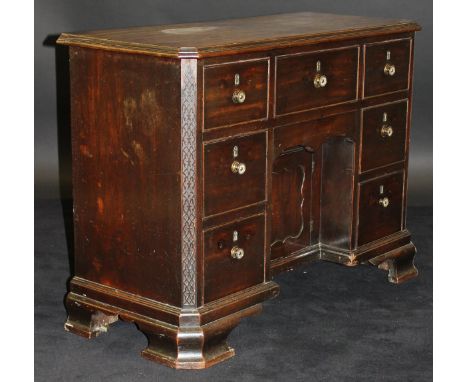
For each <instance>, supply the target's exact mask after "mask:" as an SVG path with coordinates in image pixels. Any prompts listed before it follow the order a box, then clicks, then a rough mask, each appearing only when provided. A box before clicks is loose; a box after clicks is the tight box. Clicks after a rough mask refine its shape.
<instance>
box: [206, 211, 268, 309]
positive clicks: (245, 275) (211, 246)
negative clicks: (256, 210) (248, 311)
mask: <svg viewBox="0 0 468 382" xmlns="http://www.w3.org/2000/svg"><path fill="white" fill-rule="evenodd" d="M264 241H265V215H257V216H254V217H251V218H248V219H245V220H242V221H239V222H235V223H232V224H228V225H224V226H222V227H219V228H216V229H213V230H210V231H207V232H205V241H204V254H205V258H204V279H205V303H207V302H210V301H213V300H216V299H218V298H221V297H224V296H227V295H229V294H231V293H235V292H238V291H240V290H243V289H245V288H248V287H251V286H253V285H256V284H260V283H262V282H263V280H264V256H263V254H264Z"/></svg>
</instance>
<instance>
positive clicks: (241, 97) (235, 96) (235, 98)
mask: <svg viewBox="0 0 468 382" xmlns="http://www.w3.org/2000/svg"><path fill="white" fill-rule="evenodd" d="M244 101H245V92H244V91H243V90H240V89H236V90H234V93H232V102H234V103H244Z"/></svg>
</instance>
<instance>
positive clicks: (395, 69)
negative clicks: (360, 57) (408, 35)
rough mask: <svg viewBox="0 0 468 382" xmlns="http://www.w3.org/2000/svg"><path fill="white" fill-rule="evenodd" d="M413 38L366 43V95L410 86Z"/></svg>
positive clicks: (390, 91)
mask: <svg viewBox="0 0 468 382" xmlns="http://www.w3.org/2000/svg"><path fill="white" fill-rule="evenodd" d="M410 53H411V39H404V40H395V41H388V42H379V43H375V44H368V45H365V57H366V58H365V60H366V61H365V63H366V64H365V65H366V67H365V80H364V97H372V96H376V95H380V94H385V93H392V92H396V91H399V90H406V89H408V86H409V67H410Z"/></svg>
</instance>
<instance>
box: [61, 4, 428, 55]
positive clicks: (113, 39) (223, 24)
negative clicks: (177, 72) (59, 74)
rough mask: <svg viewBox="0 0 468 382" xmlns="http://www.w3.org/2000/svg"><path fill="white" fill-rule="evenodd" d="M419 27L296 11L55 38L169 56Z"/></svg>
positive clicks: (280, 44)
mask: <svg viewBox="0 0 468 382" xmlns="http://www.w3.org/2000/svg"><path fill="white" fill-rule="evenodd" d="M419 29H420V27H419V25H418V24H416V23H414V22H412V21H409V20H396V19H385V18H372V17H362V16H348V15H334V14H326V13H312V12H302V13H289V14H278V15H271V16H260V17H251V18H244V19H231V20H221V21H207V22H200V23H192V24H175V25H160V26H147V27H134V28H125V29H113V30H101V31H93V32H82V33H64V34H62V36H61V37H60V39H59V43H62V44H67V45H79V46H87V47H95V48H99V49H108V50H119V51H129V52H135V53H137V52H138V53H145V54H153V55H158V56H172V57H177V56H178V54H179V49H180V48H181V47H193V48H195V50H196V51H197V53H198V55H199V57H209V56H219V55H222V54H232V53H234V52H237V51H243V52H246V51H256V50H266V49H271V48H277V47H279V46H288V47H291V46H295V45H306V44H310V43H313V42H315V41H336V40H340V39H349V38H359V37H366V36H374V35H377V36H379V35H385V34H389V33H404V32H413V31H415V30H419Z"/></svg>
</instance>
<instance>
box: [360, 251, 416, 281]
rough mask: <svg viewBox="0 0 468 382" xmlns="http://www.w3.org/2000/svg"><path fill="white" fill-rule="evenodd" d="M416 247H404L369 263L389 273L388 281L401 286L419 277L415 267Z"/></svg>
mask: <svg viewBox="0 0 468 382" xmlns="http://www.w3.org/2000/svg"><path fill="white" fill-rule="evenodd" d="M415 254H416V247H415V246H414V244H413V243H409V244H407V245H405V246H404V247H401V248H398V249H396V250H393V251H390V252H387V253H385V254H383V255H380V256H377V257H375V258H373V259H371V260H369V263H371V264H372V265H375V266H377V267H378V268H379V269H382V270H385V271H388V281H389V282H391V283H394V284H401V283H403V282H405V281H408V280H410V279H412V278H415V277H416V276H417V275H418V270H417V268H416V267H415V266H414V256H415Z"/></svg>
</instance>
